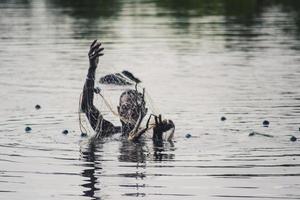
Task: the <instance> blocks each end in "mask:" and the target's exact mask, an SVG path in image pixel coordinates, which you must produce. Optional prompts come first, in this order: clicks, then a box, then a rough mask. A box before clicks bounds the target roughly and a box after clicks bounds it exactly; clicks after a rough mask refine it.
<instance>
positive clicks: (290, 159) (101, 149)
mask: <svg viewBox="0 0 300 200" xmlns="http://www.w3.org/2000/svg"><path fill="white" fill-rule="evenodd" d="M299 35H300V1H295V0H272V1H270V0H247V1H241V0H211V1H209V0H147V1H133V0H113V1H111V0H110V1H109V0H88V1H80V0H75V1H74V0H72V1H71V0H66V1H59V0H41V1H38V0H12V1H8V0H3V1H1V2H0V42H1V48H0V61H1V71H0V95H1V105H0V106H1V114H2V115H1V117H0V125H1V126H0V133H1V134H0V152H1V153H0V195H1V197H3V198H6V199H20V197H22V199H119V198H122V199H132V198H136V197H143V198H145V199H146V198H147V199H161V198H163V199H182V198H184V199H224V198H226V199H232V198H235V199H250V198H251V199H262V198H269V199H299V198H300V193H299V191H300V183H299V176H300V174H299V170H300V163H299V158H300V149H299V141H298V140H299V138H300V134H299V127H300V123H299V120H298V119H299V117H300V108H299V100H300V93H299V87H300V82H299V78H300V69H299V62H300V56H299V50H300V45H299V41H300V38H299ZM95 38H98V39H100V40H101V41H103V43H104V47H105V56H104V57H103V58H102V60H101V61H100V64H101V67H99V69H98V71H97V73H98V74H97V75H98V76H100V75H103V74H105V73H110V72H119V71H122V70H123V69H127V70H129V71H132V72H134V73H135V74H136V75H137V76H138V77H139V78H140V79H141V80H143V82H144V85H145V86H146V88H147V91H148V92H149V93H150V94H151V97H152V98H153V100H154V103H153V104H154V106H155V107H157V109H158V110H159V111H160V112H161V113H163V116H166V117H167V118H170V119H172V120H173V121H174V122H175V123H176V133H175V134H176V137H175V141H174V143H168V142H166V143H153V142H152V141H151V140H147V139H146V140H145V141H141V142H139V143H132V142H129V141H127V140H125V139H123V138H119V137H118V136H116V137H113V138H108V139H105V140H103V141H94V142H90V141H89V139H88V138H81V137H80V132H79V128H78V118H77V117H78V116H77V114H78V113H77V112H76V111H77V109H78V107H77V106H78V97H79V93H80V92H81V90H82V86H83V85H82V84H83V82H84V79H85V75H86V72H87V64H88V62H87V56H86V54H87V49H88V45H89V43H90V41H91V40H93V39H95ZM105 90H113V92H115V93H117V92H118V89H114V88H103V91H104V92H105ZM112 99H113V97H112ZM36 104H40V105H41V106H42V107H41V109H39V110H35V109H34V106H35V105H36ZM104 115H105V117H107V118H108V119H109V120H111V121H113V122H114V123H115V124H117V123H118V120H117V119H115V118H114V117H113V116H110V114H109V113H107V112H104ZM222 116H226V118H227V120H226V121H221V120H220V118H221V117H222ZM266 119H267V120H269V121H270V125H269V127H268V128H267V127H264V126H263V125H262V122H263V121H264V120H266ZM26 126H30V127H31V128H32V131H31V132H30V133H26V132H25V131H24V128H25V127H26ZM64 129H68V130H69V133H68V134H67V135H64V134H61V132H62V130H64ZM252 132H255V133H259V134H253V135H252V136H251V137H249V136H248V135H249V133H252ZM186 134H190V135H191V136H192V137H191V138H185V137H184V136H185V135H186ZM266 135H270V136H273V137H265V136H266ZM292 135H294V136H296V137H297V138H298V140H297V141H296V142H291V141H290V138H291V136H292ZM32 191H34V192H32Z"/></svg>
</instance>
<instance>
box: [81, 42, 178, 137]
mask: <svg viewBox="0 0 300 200" xmlns="http://www.w3.org/2000/svg"><path fill="white" fill-rule="evenodd" d="M103 50H104V48H102V47H101V43H99V42H97V40H95V41H94V42H93V43H92V44H91V46H90V50H89V53H88V56H89V63H90V66H89V69H88V74H87V78H86V81H85V84H84V88H83V95H82V101H81V110H82V112H84V113H85V115H86V117H87V119H88V121H89V123H90V125H91V127H92V128H93V129H94V131H95V132H96V136H97V137H105V136H110V135H112V134H115V133H122V135H124V136H126V137H128V138H129V139H130V140H138V139H139V138H140V137H141V136H142V135H143V134H144V133H145V132H146V131H147V130H148V129H149V127H148V125H149V120H150V117H151V116H154V119H155V124H154V125H153V127H152V128H153V137H152V138H153V140H155V141H161V140H162V139H163V133H164V132H166V131H168V130H170V129H173V131H174V129H175V125H174V123H173V122H172V120H162V117H161V115H159V116H156V115H150V117H149V119H148V122H147V125H146V127H145V128H144V129H141V128H140V125H141V122H142V120H143V119H144V117H145V116H146V114H147V110H148V109H147V108H146V103H145V101H144V91H143V94H141V93H140V92H138V91H137V89H136V90H132V89H128V90H126V91H124V92H123V93H122V94H121V96H120V100H119V106H118V114H119V116H120V121H121V124H122V125H121V126H114V125H113V124H112V123H111V122H109V121H107V120H105V119H104V118H103V116H102V114H101V113H100V111H99V110H98V109H97V108H96V107H95V105H94V102H93V100H94V92H95V89H94V84H95V73H96V69H97V66H98V62H99V57H100V56H103Z"/></svg>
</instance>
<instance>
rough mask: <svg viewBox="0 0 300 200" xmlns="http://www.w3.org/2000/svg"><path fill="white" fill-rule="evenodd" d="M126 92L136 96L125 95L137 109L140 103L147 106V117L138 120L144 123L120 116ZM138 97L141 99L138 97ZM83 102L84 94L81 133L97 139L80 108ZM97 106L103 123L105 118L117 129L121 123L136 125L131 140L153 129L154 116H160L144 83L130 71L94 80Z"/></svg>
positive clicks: (95, 103) (80, 117)
mask: <svg viewBox="0 0 300 200" xmlns="http://www.w3.org/2000/svg"><path fill="white" fill-rule="evenodd" d="M124 93H131V94H135V95H126V98H132V99H129V101H132V102H133V103H134V104H135V106H136V107H137V108H138V107H139V106H140V105H141V104H143V103H144V104H145V107H146V109H147V112H146V115H145V116H139V119H142V120H138V122H132V121H131V119H130V118H126V119H125V118H124V117H122V116H121V115H120V114H119V112H118V105H119V101H120V98H122V96H121V97H120V95H121V94H124ZM137 96H139V97H138V98H137ZM81 101H82V95H81V96H80V101H79V125H80V130H81V132H82V133H87V134H88V135H90V136H97V134H98V133H97V131H94V129H93V128H92V127H91V125H90V123H89V121H88V119H87V118H86V116H85V113H83V112H82V111H81V109H80V105H81ZM127 101H128V99H127ZM94 105H95V106H96V107H97V109H98V110H99V111H100V113H101V116H100V118H99V119H98V120H99V121H100V123H101V120H103V118H104V119H105V120H108V121H110V122H112V123H113V124H114V125H115V126H119V125H120V124H121V123H120V121H122V122H124V123H135V129H134V130H132V131H131V132H130V133H129V138H130V137H133V136H134V134H136V131H137V130H141V129H147V130H150V129H151V128H153V126H154V124H155V122H154V119H153V118H152V116H154V115H158V110H157V108H156V107H155V105H154V102H153V100H152V98H151V96H150V95H149V94H148V92H147V90H146V89H145V88H144V87H143V84H142V83H141V81H140V80H139V79H138V78H136V77H135V76H133V74H132V73H130V72H128V71H123V72H121V73H115V74H108V75H106V76H103V77H101V78H100V79H99V81H97V80H95V89H94ZM145 127H147V128H145ZM95 130H97V129H95ZM173 132H174V130H173ZM149 133H150V131H146V132H145V134H146V135H150V134H149ZM170 134H173V133H170ZM98 136H99V135H98Z"/></svg>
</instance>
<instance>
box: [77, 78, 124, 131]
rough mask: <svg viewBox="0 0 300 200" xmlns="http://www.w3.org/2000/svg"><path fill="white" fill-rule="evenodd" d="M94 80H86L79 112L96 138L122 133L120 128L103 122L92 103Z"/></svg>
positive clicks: (105, 121) (101, 116)
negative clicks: (82, 114)
mask: <svg viewBox="0 0 300 200" xmlns="http://www.w3.org/2000/svg"><path fill="white" fill-rule="evenodd" d="M94 82H95V81H94V79H93V78H89V77H88V78H87V79H86V82H85V84H84V88H83V95H82V102H81V110H82V111H83V112H84V113H85V115H86V117H87V119H88V120H89V122H90V124H91V126H92V128H93V129H94V131H95V132H96V133H97V135H98V136H109V135H112V134H115V133H119V132H122V128H121V127H120V126H114V125H113V124H112V123H111V122H109V121H107V120H105V119H104V118H103V115H102V114H101V113H100V112H99V110H98V109H97V108H96V107H95V105H94V103H93V101H94V84H95V83H94Z"/></svg>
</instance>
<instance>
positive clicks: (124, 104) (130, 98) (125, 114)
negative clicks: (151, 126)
mask: <svg viewBox="0 0 300 200" xmlns="http://www.w3.org/2000/svg"><path fill="white" fill-rule="evenodd" d="M143 108H144V105H143ZM143 108H142V109H143ZM118 111H119V115H120V116H121V117H122V118H124V119H126V120H129V121H132V122H134V123H135V122H136V121H137V120H138V118H139V108H138V106H137V104H136V96H135V95H134V94H132V93H131V94H130V93H128V94H124V95H122V97H121V98H120V104H119V106H118Z"/></svg>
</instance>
